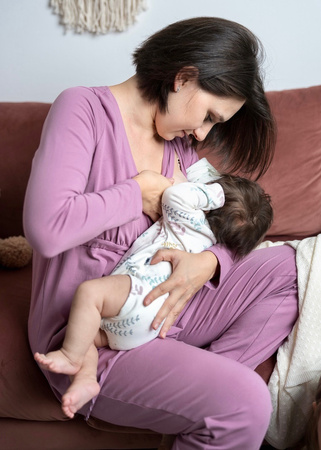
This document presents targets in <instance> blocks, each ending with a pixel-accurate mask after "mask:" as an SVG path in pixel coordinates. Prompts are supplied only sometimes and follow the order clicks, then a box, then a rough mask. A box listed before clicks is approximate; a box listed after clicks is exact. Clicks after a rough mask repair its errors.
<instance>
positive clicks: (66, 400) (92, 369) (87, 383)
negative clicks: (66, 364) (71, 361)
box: [61, 345, 100, 419]
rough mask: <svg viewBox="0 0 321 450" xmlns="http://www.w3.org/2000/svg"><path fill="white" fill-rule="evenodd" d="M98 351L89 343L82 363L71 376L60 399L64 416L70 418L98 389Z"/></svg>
mask: <svg viewBox="0 0 321 450" xmlns="http://www.w3.org/2000/svg"><path fill="white" fill-rule="evenodd" d="M97 364H98V352H97V349H96V347H95V346H94V345H91V346H90V348H89V350H88V352H87V353H86V356H85V358H84V361H83V364H82V366H81V368H80V370H79V371H78V372H77V374H76V375H75V376H74V377H73V379H72V382H71V385H70V386H69V388H68V389H67V391H66V392H65V394H64V395H63V397H62V401H61V408H62V410H63V412H64V413H65V414H66V416H68V417H70V418H71V419H72V418H73V417H74V415H75V413H76V412H77V411H79V409H80V408H81V407H82V406H83V405H85V404H86V403H87V402H89V401H90V400H91V399H92V398H94V397H95V396H96V395H97V394H98V393H99V391H100V386H99V384H98V383H97Z"/></svg>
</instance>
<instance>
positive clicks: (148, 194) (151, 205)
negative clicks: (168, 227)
mask: <svg viewBox="0 0 321 450" xmlns="http://www.w3.org/2000/svg"><path fill="white" fill-rule="evenodd" d="M134 180H136V181H137V183H138V184H139V187H140V190H141V192H142V200H143V212H144V213H145V214H147V215H148V216H149V217H150V218H151V219H152V220H153V221H154V222H156V220H158V219H159V217H160V215H161V213H162V208H161V198H162V195H163V192H164V191H165V189H166V188H168V187H169V186H171V185H172V184H173V183H174V179H173V178H170V179H169V178H166V177H164V176H163V175H160V174H159V173H157V172H153V171H152V170H143V171H142V172H140V173H139V174H138V175H136V176H135V177H134Z"/></svg>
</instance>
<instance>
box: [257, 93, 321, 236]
mask: <svg viewBox="0 0 321 450" xmlns="http://www.w3.org/2000/svg"><path fill="white" fill-rule="evenodd" d="M267 96H268V100H269V103H270V105H271V108H272V111H273V113H274V116H275V118H276V122H277V127H278V136H277V145H276V151H275V156H274V159H273V162H272V164H271V166H270V168H269V170H268V171H267V173H266V174H265V175H264V176H263V177H262V179H260V180H259V182H260V184H261V185H262V187H263V188H264V189H265V190H266V192H268V193H269V194H270V195H271V197H272V203H273V209H274V222H273V225H272V227H271V229H270V230H269V237H271V238H272V240H276V239H281V240H285V239H288V238H290V239H302V238H304V237H308V236H313V235H316V234H318V233H320V232H321V208H320V205H321V86H313V87H309V88H301V89H290V90H284V91H279V92H278V91H274V92H268V93H267Z"/></svg>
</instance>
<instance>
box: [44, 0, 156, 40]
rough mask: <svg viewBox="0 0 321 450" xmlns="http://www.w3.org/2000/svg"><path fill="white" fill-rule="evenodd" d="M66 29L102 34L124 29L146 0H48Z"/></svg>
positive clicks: (131, 21)
mask: <svg viewBox="0 0 321 450" xmlns="http://www.w3.org/2000/svg"><path fill="white" fill-rule="evenodd" d="M50 6H51V7H52V8H53V12H54V13H55V14H59V15H60V16H61V23H62V25H64V26H65V29H66V30H72V29H73V30H74V31H76V32H77V33H83V32H84V31H88V32H90V33H94V34H105V33H108V32H109V31H124V30H127V28H128V27H129V26H130V25H132V24H133V23H134V22H135V21H136V16H137V15H138V14H139V13H140V12H141V11H143V10H145V9H146V8H147V0H50Z"/></svg>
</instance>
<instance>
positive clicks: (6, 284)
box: [0, 264, 67, 421]
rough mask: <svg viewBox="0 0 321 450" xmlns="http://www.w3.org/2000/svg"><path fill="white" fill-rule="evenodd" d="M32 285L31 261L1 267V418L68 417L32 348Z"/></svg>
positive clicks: (35, 418) (48, 418)
mask: <svg viewBox="0 0 321 450" xmlns="http://www.w3.org/2000/svg"><path fill="white" fill-rule="evenodd" d="M30 288H31V264H29V265H28V266H27V267H25V268H23V269H17V270H13V269H11V270H10V269H8V270H5V269H1V270H0V307H1V314H0V342H1V376H0V392H1V395H0V417H11V418H14V419H28V420H48V421H50V420H66V419H67V418H66V417H65V416H64V414H63V413H62V410H61V407H60V403H59V402H58V400H56V399H55V396H54V394H53V393H52V391H51V389H50V387H49V384H48V383H47V381H46V379H45V377H44V376H43V374H42V372H41V371H40V370H39V368H38V366H37V364H36V362H35V361H34V360H33V357H32V354H31V351H30V348H29V343H28V336H27V321H28V311H29V299H30V290H31V289H30ZM13 289H14V293H13Z"/></svg>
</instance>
